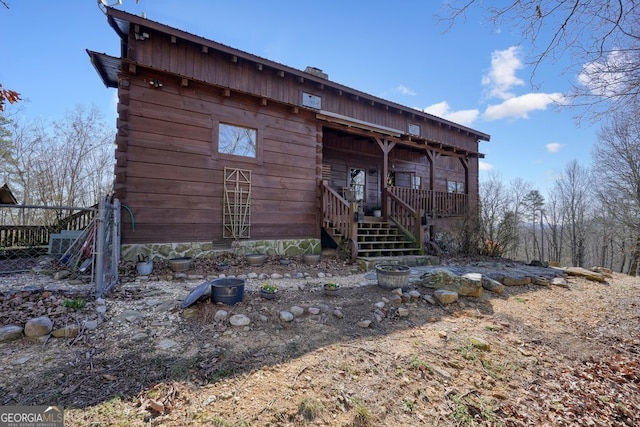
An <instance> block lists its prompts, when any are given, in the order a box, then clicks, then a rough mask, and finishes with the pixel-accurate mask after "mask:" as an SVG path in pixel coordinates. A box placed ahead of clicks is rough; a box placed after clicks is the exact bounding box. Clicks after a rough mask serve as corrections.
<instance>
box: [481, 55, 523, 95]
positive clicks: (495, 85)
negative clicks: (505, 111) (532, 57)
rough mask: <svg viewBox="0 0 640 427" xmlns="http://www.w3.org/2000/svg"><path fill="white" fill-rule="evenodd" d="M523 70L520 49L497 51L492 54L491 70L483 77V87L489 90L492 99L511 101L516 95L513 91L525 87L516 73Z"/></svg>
mask: <svg viewBox="0 0 640 427" xmlns="http://www.w3.org/2000/svg"><path fill="white" fill-rule="evenodd" d="M521 68H523V65H522V60H521V59H520V48H519V47H517V46H511V47H510V48H508V49H506V50H496V51H493V52H492V53H491V68H490V69H489V71H488V72H487V74H485V75H484V76H483V77H482V85H483V86H486V87H487V88H488V94H489V97H490V98H501V99H509V98H512V97H514V96H515V95H514V94H513V93H512V92H511V89H512V88H513V87H515V86H520V85H523V84H524V82H523V81H522V80H521V79H519V78H518V77H516V71H517V70H519V69H521Z"/></svg>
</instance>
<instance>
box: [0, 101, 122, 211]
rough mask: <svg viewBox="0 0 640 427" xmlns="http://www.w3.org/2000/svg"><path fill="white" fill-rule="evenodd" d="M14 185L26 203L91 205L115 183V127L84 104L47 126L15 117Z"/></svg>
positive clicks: (8, 168) (10, 170) (10, 172)
mask: <svg viewBox="0 0 640 427" xmlns="http://www.w3.org/2000/svg"><path fill="white" fill-rule="evenodd" d="M10 130H11V135H12V136H11V139H12V145H11V155H10V159H9V161H8V162H7V164H6V165H5V168H4V169H5V174H6V176H7V177H8V181H10V186H11V187H12V188H13V189H14V190H15V191H16V194H17V195H19V198H20V200H21V201H22V203H23V204H43V205H54V206H62V205H68V206H88V205H91V204H94V203H95V201H96V200H98V197H99V196H100V195H104V194H105V193H107V192H109V191H110V189H111V186H112V182H113V146H112V143H111V142H112V141H113V131H111V130H109V129H108V128H107V126H106V125H105V124H104V121H103V119H102V116H101V114H100V113H99V111H98V110H97V109H96V108H95V107H93V108H86V107H83V106H79V107H76V108H75V109H74V110H72V111H70V112H68V113H67V114H66V115H65V118H64V119H63V120H60V121H58V122H54V123H53V124H52V125H48V124H46V123H42V122H28V121H25V120H22V121H18V120H14V121H13V122H12V126H11V129H10Z"/></svg>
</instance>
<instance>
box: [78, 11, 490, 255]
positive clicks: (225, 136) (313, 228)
mask: <svg viewBox="0 0 640 427" xmlns="http://www.w3.org/2000/svg"><path fill="white" fill-rule="evenodd" d="M107 18H108V22H109V24H110V25H111V26H112V27H113V29H114V30H115V32H116V33H117V35H118V36H119V37H120V39H121V56H120V57H113V56H109V55H106V54H102V53H97V52H93V51H88V53H89V56H90V58H91V61H92V62H93V64H94V66H95V68H96V70H97V71H98V73H99V74H100V76H101V78H102V80H103V82H104V83H105V85H106V86H108V87H114V88H117V89H118V99H119V103H118V123H117V127H118V132H117V137H116V170H115V194H116V197H118V198H119V199H120V200H121V202H122V204H123V206H124V207H125V210H124V215H123V217H122V222H123V227H122V230H123V232H122V243H123V256H124V257H125V258H127V257H131V254H135V253H137V252H139V251H144V252H149V251H153V252H154V253H160V254H163V255H166V256H182V255H186V254H190V255H191V254H198V253H200V252H207V251H212V250H215V249H216V248H219V247H231V246H233V247H236V248H240V250H242V251H244V252H247V251H252V252H253V251H261V252H268V253H279V254H288V255H295V254H299V253H301V252H305V251H306V252H309V251H312V252H318V251H319V250H320V246H321V245H335V246H337V247H342V248H343V249H345V250H346V251H347V252H348V253H349V254H350V255H351V256H353V257H356V256H381V255H393V254H404V253H420V252H422V250H423V245H424V242H425V240H428V239H430V238H432V237H433V235H434V233H437V232H438V231H439V230H446V229H447V228H448V227H450V226H451V224H453V223H454V222H455V221H456V220H457V219H459V218H460V217H461V216H463V215H465V214H466V213H467V212H468V211H469V209H471V208H472V207H473V206H474V205H475V204H476V203H477V200H478V159H479V158H481V157H483V155H482V154H480V153H479V152H478V145H479V142H480V141H481V140H484V141H488V140H489V136H488V135H486V134H484V133H481V132H478V131H476V130H473V129H470V128H467V127H465V126H461V125H458V124H455V123H452V122H449V121H447V120H444V119H441V118H438V117H435V116H432V115H429V114H426V113H423V112H421V111H418V110H415V109H412V108H408V107H404V106H401V105H398V104H395V103H393V102H389V101H386V100H384V99H380V98H377V97H374V96H371V95H368V94H366V93H363V92H360V91H358V90H355V89H352V88H348V87H346V86H342V85H340V84H338V83H335V82H332V81H331V80H330V79H329V78H328V76H327V75H326V74H324V73H323V72H322V71H321V70H319V69H317V68H313V67H307V69H305V70H304V71H301V70H297V69H294V68H291V67H288V66H285V65H282V64H279V63H275V62H273V61H269V60H267V59H264V58H261V57H258V56H255V55H252V54H250V53H246V52H243V51H240V50H237V49H233V48H231V47H228V46H225V45H222V44H219V43H216V42H213V41H210V40H206V39H204V38H201V37H198V36H195V35H193V34H189V33H186V32H184V31H181V30H178V29H175V28H171V27H168V26H166V25H163V24H160V23H157V22H153V21H150V20H147V19H145V18H141V17H138V16H135V15H131V14H128V13H126V12H122V11H119V10H116V9H112V8H108V9H107ZM375 207H380V208H381V210H382V216H381V217H379V218H378V217H373V216H372V214H373V208H375ZM389 234H394V235H395V237H393V238H391V239H390V240H389V239H388V240H389V241H387V242H386V243H379V242H378V240H379V238H378V235H389ZM367 235H369V236H370V237H366V236H367ZM371 236H375V237H371ZM394 241H395V243H394Z"/></svg>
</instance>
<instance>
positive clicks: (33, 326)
mask: <svg viewBox="0 0 640 427" xmlns="http://www.w3.org/2000/svg"><path fill="white" fill-rule="evenodd" d="M52 329H53V322H52V321H51V319H49V318H48V317H46V316H41V317H36V318H34V319H31V320H29V321H28V322H27V323H26V324H25V325H24V335H25V336H27V337H42V336H45V335H49V334H50V333H51V330H52Z"/></svg>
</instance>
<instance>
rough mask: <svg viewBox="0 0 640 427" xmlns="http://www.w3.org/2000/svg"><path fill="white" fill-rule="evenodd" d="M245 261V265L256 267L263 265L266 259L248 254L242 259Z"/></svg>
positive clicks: (263, 256)
mask: <svg viewBox="0 0 640 427" xmlns="http://www.w3.org/2000/svg"><path fill="white" fill-rule="evenodd" d="M244 258H245V259H246V260H247V264H249V265H251V266H253V267H258V266H261V265H262V264H264V260H265V259H266V255H264V254H249V255H246V256H245V257H244Z"/></svg>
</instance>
